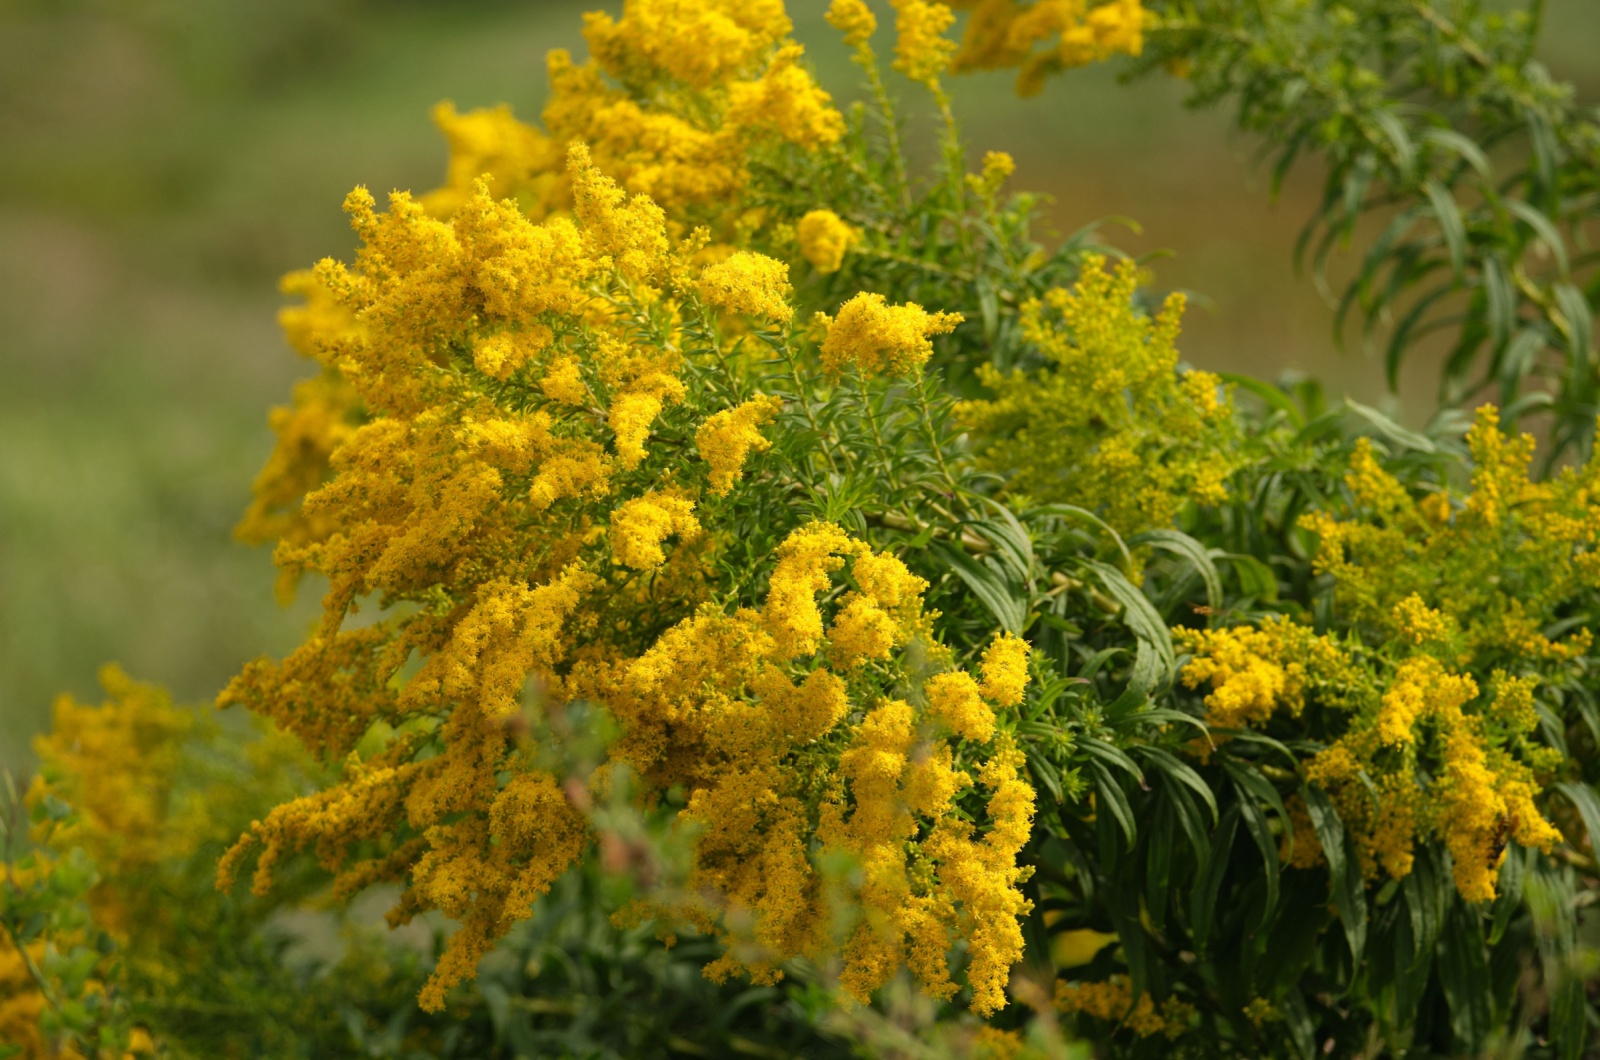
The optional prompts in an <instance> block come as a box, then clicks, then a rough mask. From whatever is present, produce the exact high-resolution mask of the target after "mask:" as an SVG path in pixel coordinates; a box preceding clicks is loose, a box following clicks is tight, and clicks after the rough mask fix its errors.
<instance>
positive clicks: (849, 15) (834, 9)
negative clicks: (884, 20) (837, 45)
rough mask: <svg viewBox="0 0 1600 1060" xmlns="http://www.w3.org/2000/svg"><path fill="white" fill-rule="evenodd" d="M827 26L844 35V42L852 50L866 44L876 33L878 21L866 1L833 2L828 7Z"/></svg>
mask: <svg viewBox="0 0 1600 1060" xmlns="http://www.w3.org/2000/svg"><path fill="white" fill-rule="evenodd" d="M827 19H828V25H830V26H832V27H833V28H834V29H836V30H838V31H839V32H840V33H843V34H844V42H845V43H846V44H848V45H849V46H850V47H852V48H858V47H860V46H861V45H863V44H865V43H867V41H868V40H870V39H871V38H872V35H873V34H874V33H876V32H878V19H877V16H876V15H874V14H873V13H872V8H870V7H868V6H867V5H866V0H833V2H832V3H831V4H829V5H828V14H827Z"/></svg>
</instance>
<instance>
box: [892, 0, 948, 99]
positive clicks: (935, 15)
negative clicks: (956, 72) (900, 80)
mask: <svg viewBox="0 0 1600 1060" xmlns="http://www.w3.org/2000/svg"><path fill="white" fill-rule="evenodd" d="M890 2H891V3H893V4H894V12H895V19H894V28H895V32H896V33H897V34H898V36H897V37H896V39H895V48H894V53H895V60H894V68H895V69H896V70H899V71H900V72H901V73H903V74H905V75H906V76H907V77H909V78H910V79H911V80H913V81H920V82H922V83H923V84H925V85H928V86H930V87H931V86H935V85H937V84H938V83H939V75H940V74H942V73H944V72H945V70H946V69H947V68H948V67H949V65H950V58H951V56H953V55H955V51H956V45H955V42H954V41H952V40H950V39H948V38H947V37H945V35H944V31H945V30H947V29H949V28H950V25H951V23H953V22H955V20H956V16H955V14H954V13H953V12H952V11H951V10H950V8H949V7H948V6H947V5H945V4H942V3H938V2H937V0H890Z"/></svg>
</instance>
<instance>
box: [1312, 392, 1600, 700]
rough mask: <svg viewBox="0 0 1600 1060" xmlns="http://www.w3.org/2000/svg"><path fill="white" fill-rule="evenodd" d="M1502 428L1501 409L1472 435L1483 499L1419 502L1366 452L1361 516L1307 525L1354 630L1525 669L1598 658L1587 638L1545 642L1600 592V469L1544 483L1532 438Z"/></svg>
mask: <svg viewBox="0 0 1600 1060" xmlns="http://www.w3.org/2000/svg"><path fill="white" fill-rule="evenodd" d="M1498 424H1499V417H1498V415H1497V413H1496V412H1495V410H1494V409H1493V408H1492V407H1490V406H1484V407H1483V408H1482V409H1480V410H1479V411H1478V416H1477V423H1476V424H1475V426H1474V427H1473V428H1472V430H1471V431H1469V432H1468V434H1467V443H1468V446H1469V448H1470V450H1471V453H1472V457H1473V472H1472V479H1471V489H1470V490H1469V492H1468V493H1467V495H1466V496H1465V497H1464V498H1461V499H1460V500H1459V502H1453V501H1452V500H1451V497H1450V495H1449V494H1448V493H1447V492H1445V491H1438V492H1433V493H1429V494H1426V495H1425V496H1424V497H1423V498H1421V499H1420V500H1419V499H1413V497H1412V496H1411V494H1410V492H1409V491H1408V490H1406V489H1405V487H1404V486H1403V485H1402V484H1401V483H1400V482H1398V481H1397V480H1396V479H1395V478H1394V477H1393V476H1392V475H1390V474H1389V473H1388V472H1386V471H1385V470H1383V468H1382V467H1381V466H1380V465H1379V464H1378V463H1377V461H1376V459H1375V458H1374V456H1373V452H1372V449H1371V446H1370V443H1366V442H1364V441H1363V442H1360V443H1358V445H1357V448H1356V451H1355V454H1354V456H1353V458H1352V460H1351V466H1350V470H1349V473H1348V474H1347V476H1346V480H1345V481H1346V484H1347V485H1348V486H1349V488H1350V491H1351V494H1352V496H1353V498H1354V501H1355V506H1356V511H1355V512H1352V513H1351V517H1349V518H1344V519H1340V518H1337V517H1336V516H1335V515H1334V514H1331V513H1326V512H1324V513H1317V514H1314V515H1311V516H1308V517H1307V518H1306V519H1305V520H1304V521H1303V525H1304V526H1305V527H1306V528H1307V529H1309V530H1312V531H1314V532H1315V533H1316V535H1317V538H1318V545H1317V552H1316V569H1317V572H1318V573H1326V574H1330V575H1332V576H1333V577H1334V579H1335V581H1336V585H1337V588H1336V601H1337V603H1338V606H1339V608H1340V610H1341V612H1342V613H1343V614H1345V615H1346V616H1348V618H1349V620H1351V621H1353V622H1358V623H1363V624H1366V625H1369V626H1371V627H1373V628H1375V629H1378V630H1381V631H1382V632H1383V634H1384V636H1386V637H1396V638H1400V639H1403V640H1408V641H1410V642H1412V643H1414V644H1415V643H1421V642H1423V641H1440V642H1448V643H1447V644H1445V643H1441V645H1440V647H1441V648H1442V647H1446V646H1448V647H1453V648H1455V649H1456V650H1457V651H1458V652H1460V653H1463V654H1465V655H1466V656H1468V657H1470V658H1471V659H1473V660H1485V661H1487V662H1488V663H1489V664H1490V665H1507V666H1508V667H1513V668H1514V666H1515V665H1516V664H1518V663H1520V662H1522V661H1523V660H1525V659H1534V660H1538V659H1547V660H1562V659H1567V658H1570V657H1572V656H1574V655H1576V654H1579V653H1581V652H1582V651H1583V650H1586V649H1587V647H1588V645H1589V643H1590V641H1591V637H1590V634H1589V632H1588V631H1587V630H1584V629H1579V630H1576V631H1574V632H1571V633H1569V634H1568V635H1567V636H1566V638H1565V639H1564V640H1562V641H1561V642H1560V643H1557V642H1555V641H1552V640H1551V639H1550V638H1548V637H1546V636H1545V635H1544V633H1543V632H1542V630H1543V629H1545V628H1546V627H1548V626H1549V625H1550V623H1551V620H1552V619H1553V617H1554V614H1555V609H1556V608H1557V607H1559V606H1560V603H1561V602H1562V601H1564V600H1567V599H1569V598H1571V597H1572V596H1573V595H1574V594H1575V593H1576V592H1579V591H1582V590H1585V589H1592V588H1595V587H1597V586H1600V561H1597V560H1596V558H1595V557H1596V555H1597V553H1596V551H1595V549H1596V544H1597V543H1600V506H1597V504H1596V503H1595V502H1596V499H1597V498H1600V463H1596V462H1595V461H1592V460H1591V461H1590V462H1589V463H1588V464H1587V465H1585V466H1583V467H1576V468H1567V469H1565V470H1564V471H1563V472H1562V473H1560V474H1559V475H1557V476H1555V477H1554V478H1551V479H1549V480H1547V481H1543V482H1535V481H1533V480H1532V479H1530V477H1529V474H1528V466H1529V463H1530V461H1531V460H1532V457H1533V439H1532V437H1531V436H1528V435H1523V436H1522V437H1521V438H1510V437H1507V436H1506V435H1505V434H1503V433H1502V432H1501V431H1500V430H1499V426H1498ZM1446 661H1450V660H1448V659H1447V660H1446Z"/></svg>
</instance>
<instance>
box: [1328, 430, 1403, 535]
mask: <svg viewBox="0 0 1600 1060" xmlns="http://www.w3.org/2000/svg"><path fill="white" fill-rule="evenodd" d="M1344 481H1345V485H1347V486H1349V487H1350V492H1351V493H1354V494H1355V496H1356V503H1358V504H1362V505H1365V506H1366V507H1368V508H1371V509H1372V510H1373V512H1374V513H1376V514H1378V515H1380V516H1392V515H1394V514H1395V513H1396V512H1398V511H1401V510H1402V509H1405V508H1407V507H1409V505H1410V497H1409V495H1408V494H1407V493H1406V490H1405V487H1404V486H1402V485H1400V482H1399V480H1398V479H1396V478H1395V477H1394V476H1393V475H1391V474H1389V473H1388V472H1387V471H1385V470H1384V469H1383V468H1382V467H1381V466H1380V465H1379V464H1378V461H1377V458H1376V457H1375V456H1373V450H1372V440H1371V439H1370V438H1357V439H1356V447H1355V452H1354V453H1352V454H1351V457H1350V470H1349V471H1347V472H1346V473H1345V477H1344Z"/></svg>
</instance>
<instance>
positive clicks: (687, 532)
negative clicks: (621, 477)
mask: <svg viewBox="0 0 1600 1060" xmlns="http://www.w3.org/2000/svg"><path fill="white" fill-rule="evenodd" d="M693 512H694V505H693V504H690V503H689V502H688V501H686V500H684V499H683V498H682V497H673V496H670V495H668V494H660V493H646V494H645V495H644V496H642V497H635V498H633V499H632V500H630V501H625V502H624V503H623V504H621V505H620V506H619V507H618V508H617V509H616V510H615V511H613V512H612V513H611V530H610V537H611V554H612V555H614V556H616V558H617V562H618V563H621V564H623V565H624V566H627V567H632V568H633V569H634V570H651V569H653V568H655V567H659V566H661V564H663V563H665V562H666V561H667V557H666V554H665V553H664V552H662V551H661V543H662V542H663V541H665V540H666V539H667V538H669V537H672V536H674V535H676V536H677V537H679V538H682V539H684V540H687V539H690V538H693V537H694V536H696V535H697V534H699V533H700V523H699V520H697V519H695V517H694V515H693Z"/></svg>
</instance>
